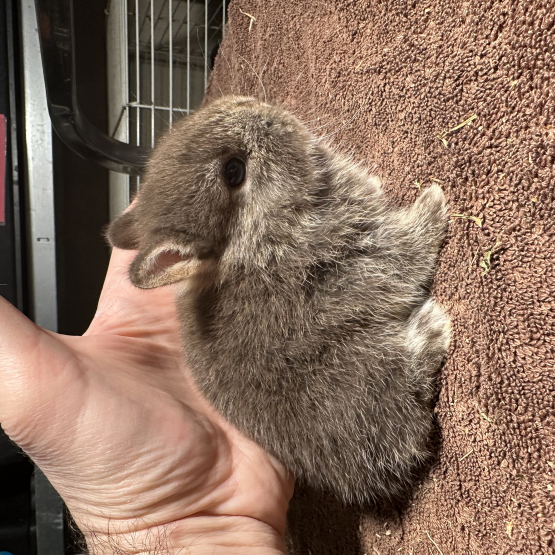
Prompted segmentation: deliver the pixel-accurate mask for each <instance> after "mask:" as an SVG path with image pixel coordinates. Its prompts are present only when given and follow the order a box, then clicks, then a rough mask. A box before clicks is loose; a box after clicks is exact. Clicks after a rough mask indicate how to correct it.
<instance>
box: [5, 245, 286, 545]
mask: <svg viewBox="0 0 555 555" xmlns="http://www.w3.org/2000/svg"><path fill="white" fill-rule="evenodd" d="M134 256H135V253H134V252H129V251H121V250H119V249H114V252H113V255H112V260H111V263H110V268H109V271H108V275H107V277H106V282H105V285H104V289H103V292H102V295H101V298H100V302H99V306H98V311H97V314H96V316H95V318H94V320H93V322H92V323H91V326H90V328H89V330H88V331H87V332H86V334H85V335H84V336H83V337H69V336H62V335H58V334H55V333H52V332H48V331H45V330H42V329H41V328H39V327H37V326H36V325H34V324H33V323H32V322H30V321H29V320H28V319H27V318H26V317H25V316H23V315H22V314H21V313H20V312H18V311H17V310H16V309H15V308H13V307H12V306H11V305H10V304H9V303H8V302H7V301H5V300H4V299H2V298H1V297H0V337H2V341H1V342H0V422H1V424H2V427H3V429H4V430H5V431H6V433H7V434H8V435H9V436H10V437H11V438H12V439H13V440H14V441H15V442H16V443H17V444H18V445H19V446H20V447H21V448H22V449H23V450H24V451H25V452H26V453H27V454H28V455H29V456H30V457H31V458H32V459H33V461H34V462H35V463H36V464H37V465H38V466H39V467H40V468H41V469H42V471H43V472H44V473H45V474H46V476H47V477H48V479H49V480H50V481H51V482H52V484H53V485H54V487H55V488H56V489H57V490H58V492H59V493H60V495H61V496H62V498H63V499H64V501H65V503H66V505H67V506H68V508H69V510H70V512H71V514H72V516H73V518H74V519H75V521H76V523H77V525H78V526H79V527H80V528H81V529H82V530H83V531H84V532H85V535H86V537H87V539H88V542H89V546H90V545H91V543H94V542H92V540H91V538H93V537H96V538H97V540H98V545H97V547H96V549H95V551H94V552H95V553H114V552H118V553H120V552H124V553H127V552H130V553H147V552H149V550H150V549H149V543H151V542H154V543H156V541H158V543H160V542H162V543H161V545H162V544H163V548H164V551H167V552H168V553H173V552H178V551H179V549H180V548H183V547H185V548H187V549H188V551H187V553H191V554H194V555H196V554H199V555H201V554H204V553H215V554H218V553H222V554H223V553H251V552H252V553H257V554H258V553H268V554H270V553H280V552H284V546H283V539H282V538H283V534H284V530H285V516H286V511H287V506H288V502H289V499H290V497H291V495H292V493H293V484H294V478H293V477H292V476H291V475H290V474H289V473H288V472H287V471H286V470H285V469H284V467H283V466H282V465H281V464H280V463H278V462H277V461H276V460H275V459H273V458H272V457H271V456H270V455H268V454H267V453H266V452H264V451H263V450H262V449H261V448H260V447H259V446H258V445H256V444H255V443H254V442H252V441H250V440H248V439H247V438H245V437H244V436H242V435H241V434H240V433H239V432H238V431H237V430H235V429H234V428H232V427H231V426H230V425H229V424H228V423H227V422H225V421H224V420H223V419H222V418H221V417H220V416H219V415H218V414H217V413H216V412H215V411H213V410H212V409H211V408H210V407H209V406H208V405H207V404H206V402H204V401H203V400H202V399H201V397H200V396H199V394H198V393H197V392H196V391H195V388H194V386H193V385H192V380H191V378H190V376H189V371H188V368H186V367H185V365H184V363H183V361H182V360H183V357H182V356H180V350H181V345H180V335H179V330H178V321H177V317H176V313H175V303H174V292H173V290H172V287H164V288H160V289H156V290H151V291H143V290H140V289H137V288H135V287H133V286H132V285H131V284H130V283H129V281H128V277H127V268H128V266H129V263H130V261H131V260H132V259H133V257H134ZM168 525H169V526H168ZM132 532H133V533H134V535H133V536H132V535H131V533H132ZM168 534H169V537H168V538H167V539H165V540H163V541H162V539H163V537H165V536H167V535H168ZM108 536H110V537H111V540H110V542H108V544H109V545H108V544H106V541H105V540H102V538H106V537H108ZM157 538H158V539H157ZM160 538H162V539H160ZM115 546H117V549H116V547H115ZM159 548H160V546H159ZM118 549H119V550H121V551H118ZM162 552H163V551H162Z"/></svg>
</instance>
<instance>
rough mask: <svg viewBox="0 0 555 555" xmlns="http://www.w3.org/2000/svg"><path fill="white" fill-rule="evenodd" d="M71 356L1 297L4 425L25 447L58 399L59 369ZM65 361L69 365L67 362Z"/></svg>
mask: <svg viewBox="0 0 555 555" xmlns="http://www.w3.org/2000/svg"><path fill="white" fill-rule="evenodd" d="M69 358H70V355H69V353H68V351H67V348H65V346H64V345H63V344H62V343H61V342H60V341H58V340H57V338H56V334H54V333H51V332H47V331H45V330H43V329H42V328H40V327H39V326H37V325H36V324H34V323H33V322H31V321H30V320H29V319H28V318H27V317H26V316H24V315H23V314H22V313H21V312H19V310H17V309H16V308H15V307H13V306H12V305H11V304H10V303H9V302H8V301H6V300H5V299H4V298H2V297H0V424H1V425H2V428H3V429H4V431H5V432H6V433H7V434H8V435H9V436H10V437H11V439H12V440H14V441H15V442H16V443H19V444H20V446H21V447H23V448H25V447H26V445H25V444H28V443H29V441H31V442H32V438H31V437H30V434H31V432H32V430H33V428H35V426H34V425H33V424H34V422H36V421H37V420H39V419H41V418H44V416H45V414H44V410H43V409H45V408H46V407H47V405H48V402H49V398H52V397H54V396H57V391H56V379H55V378H56V376H55V374H56V369H58V370H59V369H60V368H63V367H65V366H66V364H65V363H67V361H68V359H69ZM64 361H65V363H64Z"/></svg>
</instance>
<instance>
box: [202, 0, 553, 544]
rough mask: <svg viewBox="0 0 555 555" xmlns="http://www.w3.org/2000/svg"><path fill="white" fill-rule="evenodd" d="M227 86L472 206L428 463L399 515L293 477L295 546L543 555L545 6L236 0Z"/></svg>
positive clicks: (456, 251)
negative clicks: (353, 503)
mask: <svg viewBox="0 0 555 555" xmlns="http://www.w3.org/2000/svg"><path fill="white" fill-rule="evenodd" d="M242 12H244V13H242ZM251 16H252V17H251ZM222 92H223V93H235V94H248V95H252V96H256V97H258V98H264V96H265V95H266V96H267V99H268V101H271V102H277V103H280V104H282V105H284V106H285V107H287V108H289V109H291V110H294V111H295V112H296V114H297V115H298V117H299V118H300V119H301V120H303V121H305V122H308V126H309V127H310V128H312V129H314V132H315V133H316V134H319V135H321V136H322V135H327V134H331V135H330V137H329V140H331V141H332V142H333V143H334V144H336V145H338V146H339V147H340V148H341V150H343V151H344V152H350V153H352V154H353V156H354V157H355V159H357V160H363V161H364V162H365V163H366V164H367V165H368V166H371V167H374V168H375V171H376V173H377V174H378V175H379V176H380V177H381V178H382V180H383V186H384V190H385V192H386V194H387V195H388V196H389V197H390V198H392V199H393V200H394V201H395V202H397V203H399V204H408V203H411V202H413V201H414V200H415V198H416V197H417V196H418V194H419V192H420V188H425V187H426V186H428V185H429V184H430V183H431V182H432V181H435V182H437V183H439V184H440V185H441V187H442V188H443V190H444V191H445V193H446V195H447V197H448V199H449V203H450V210H451V212H452V214H459V215H463V216H466V217H453V218H452V222H451V224H450V228H449V235H448V240H447V242H446V244H445V247H444V249H443V252H442V255H441V261H440V264H439V268H438V272H437V278H436V284H435V286H434V294H435V295H436V296H437V298H438V299H439V300H440V301H441V303H442V304H443V305H444V306H445V307H446V309H447V310H448V312H449V314H450V316H451V318H452V320H453V325H454V330H453V341H452V346H451V349H450V352H449V356H448V358H447V361H446V363H445V365H444V367H443V369H442V371H441V375H440V378H439V386H440V391H439V397H438V402H437V407H436V415H437V421H438V438H437V442H436V443H437V444H438V445H437V450H438V452H437V458H436V461H435V463H434V465H433V466H432V468H431V469H430V470H429V472H427V473H426V475H425V477H424V480H423V482H422V484H421V485H420V486H419V487H418V488H417V489H416V491H414V492H412V494H411V498H410V499H409V500H408V501H407V503H406V504H405V505H404V506H402V507H397V508H393V509H392V508H389V509H386V508H382V509H381V510H372V509H369V508H367V509H357V508H348V507H342V506H341V505H340V504H339V503H338V502H337V501H335V500H334V499H333V498H331V497H330V496H328V495H325V494H321V493H317V492H311V491H308V490H306V489H299V490H298V491H297V492H296V495H295V498H294V499H293V501H292V504H291V509H290V518H289V527H290V532H289V533H290V544H291V551H292V552H293V553H295V554H303V555H304V554H307V555H309V554H313V555H324V554H338V555H340V554H358V553H360V554H361V555H362V554H363V553H366V554H368V555H371V554H375V553H378V554H382V555H386V554H394V553H404V554H411V553H412V554H414V555H420V554H426V555H428V554H430V553H433V554H436V553H437V554H441V553H443V555H449V554H478V553H487V554H488V555H493V554H498V553H503V554H517V553H522V554H526V555H535V554H540V553H542V554H544V553H545V554H547V553H554V552H555V539H554V534H555V533H554V529H555V501H554V500H555V480H554V476H555V468H554V467H555V433H554V432H555V407H554V405H555V369H554V356H555V344H554V343H555V342H554V337H555V318H554V316H555V301H554V297H555V270H554V267H555V266H554V262H555V240H554V238H555V237H554V236H555V198H554V196H555V179H554V176H555V172H554V161H555V97H554V94H555V3H554V2H553V1H550V0H543V1H541V0H535V1H534V0H532V1H529V2H527V1H524V0H522V1H505V2H504V1H494V0H490V1H477V0H468V1H465V2H463V1H455V0H450V1H449V0H446V1H438V2H433V1H430V2H421V1H414V2H404V1H391V2H384V1H368V2H354V1H346V0H344V1H339V0H337V1H334V0H314V1H312V2H284V1H283V0H263V1H262V0H260V1H254V0H235V1H232V2H231V5H230V7H229V25H228V27H227V32H226V38H225V41H224V43H223V46H222V49H221V51H220V54H219V56H218V58H217V61H216V67H215V71H214V73H213V75H212V80H211V86H210V89H209V93H208V97H209V98H210V97H212V98H215V97H217V96H219V95H220V94H221V93H222ZM472 118H473V119H472ZM463 123H464V125H462V124H463ZM470 216H472V217H474V218H475V219H471V218H469V217H470Z"/></svg>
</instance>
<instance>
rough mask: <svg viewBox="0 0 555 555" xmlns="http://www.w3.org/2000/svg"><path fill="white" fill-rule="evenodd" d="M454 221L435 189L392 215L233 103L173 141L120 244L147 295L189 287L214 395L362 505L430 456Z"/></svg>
mask: <svg viewBox="0 0 555 555" xmlns="http://www.w3.org/2000/svg"><path fill="white" fill-rule="evenodd" d="M446 225H447V210H446V205H445V198H444V196H443V193H442V191H441V189H440V188H439V187H438V186H437V185H433V186H432V187H430V188H429V189H427V190H426V191H425V192H424V193H423V194H422V195H421V196H420V198H419V199H418V200H417V201H416V203H415V204H414V205H413V206H411V207H409V208H395V207H391V206H389V205H388V203H387V202H386V200H385V198H384V196H383V195H382V192H381V190H380V184H379V181H378V179H377V178H376V177H373V176H371V175H369V174H368V173H367V172H366V171H364V169H362V168H360V167H359V166H357V165H356V164H353V163H352V162H350V161H349V160H347V159H346V158H343V157H341V156H340V155H338V154H336V153H335V152H333V151H332V150H330V149H329V148H327V147H326V146H324V145H322V144H321V143H320V142H319V141H318V140H317V139H316V138H315V137H313V136H312V135H311V134H310V133H309V132H308V131H307V130H306V128H305V127H304V126H303V125H302V124H301V123H300V122H299V121H298V120H297V119H296V118H295V117H293V116H292V115H290V114H289V113H288V112H286V111H285V110H283V109H281V108H278V107H275V106H271V105H268V104H266V103H263V102H259V101H256V100H253V99H250V98H243V97H224V98H222V99H220V100H218V101H216V102H214V103H212V104H211V105H209V106H207V107H205V108H202V109H201V110H199V111H198V112H196V113H195V114H193V115H191V116H190V117H188V118H186V119H184V120H182V121H181V122H180V123H179V124H177V125H176V126H175V127H174V128H173V129H172V130H171V131H170V132H169V133H168V135H167V136H166V137H165V138H164V139H163V140H162V141H161V143H160V145H159V146H158V148H157V149H156V150H155V151H154V154H153V156H152V159H151V161H150V164H149V166H148V170H147V173H146V178H145V181H144V185H143V186H142V187H141V191H140V194H139V195H138V199H137V202H136V203H135V204H134V205H133V207H132V208H131V209H130V210H129V211H127V212H126V213H124V214H123V215H122V216H120V217H119V219H117V220H116V221H114V223H113V224H112V225H111V227H110V228H109V231H108V237H109V240H110V241H111V243H112V245H114V246H116V247H119V248H123V249H137V250H138V254H137V256H136V258H135V259H134V261H133V262H132V264H131V266H130V269H129V277H130V279H131V282H132V283H133V284H134V285H136V286H137V287H141V288H147V289H148V288H153V287H160V286H163V285H167V284H170V283H177V282H179V283H180V285H179V287H178V288H177V303H178V313H179V318H180V323H181V330H182V337H183V345H184V356H185V357H186V359H187V361H188V364H189V366H190V368H191V371H192V373H193V377H194V380H195V382H196V384H197V386H198V388H199V389H200V391H201V392H202V394H203V395H204V396H205V397H206V399H207V400H208V401H209V402H210V403H211V404H212V405H213V406H214V407H215V408H216V409H217V410H218V411H219V412H220V413H221V414H222V415H223V416H224V417H225V418H226V419H227V420H228V421H230V422H231V423H232V424H234V425H235V426H236V427H237V428H238V429H239V430H241V431H242V432H243V433H244V434H246V435H247V436H249V437H250V438H252V439H253V440H254V441H256V442H257V443H258V444H260V445H261V446H262V447H263V448H264V449H266V450H267V451H268V452H270V453H271V454H272V455H274V456H275V457H277V458H278V459H279V460H280V461H281V462H283V463H284V464H285V466H287V467H288V468H290V469H291V470H292V471H293V472H294V473H295V475H296V476H297V477H298V478H300V479H302V480H304V481H306V482H308V483H309V484H311V485H313V486H316V487H321V488H326V489H328V490H331V491H333V492H334V493H335V494H336V495H337V496H338V497H339V498H341V499H342V500H343V501H345V502H358V503H365V502H368V501H377V500H379V499H383V498H389V497H392V496H397V495H398V494H400V493H402V491H403V488H406V487H407V485H409V484H410V483H411V480H412V479H413V474H414V470H415V467H416V466H417V465H418V464H419V463H421V461H422V460H423V459H425V458H426V456H427V451H426V444H427V439H428V435H429V432H430V429H431V426H432V406H431V402H432V397H433V382H434V374H435V373H436V371H437V369H438V367H439V365H440V363H441V360H442V358H443V356H444V354H445V351H446V349H447V345H448V340H449V320H448V318H447V316H446V315H445V314H444V312H443V311H442V309H441V308H440V307H439V306H438V305H436V304H434V302H433V301H432V300H431V299H430V298H429V291H428V288H429V285H430V283H431V280H432V277H433V273H434V266H435V264H436V259H437V255H438V251H439V248H440V245H441V242H442V240H443V238H444V234H445V229H446Z"/></svg>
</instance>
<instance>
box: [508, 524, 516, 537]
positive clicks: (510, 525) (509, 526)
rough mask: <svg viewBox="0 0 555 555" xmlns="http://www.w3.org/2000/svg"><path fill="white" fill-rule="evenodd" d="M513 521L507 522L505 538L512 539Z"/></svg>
mask: <svg viewBox="0 0 555 555" xmlns="http://www.w3.org/2000/svg"><path fill="white" fill-rule="evenodd" d="M514 525H515V523H514V521H512V520H510V521H509V522H507V536H509V538H512V537H513V528H514Z"/></svg>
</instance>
